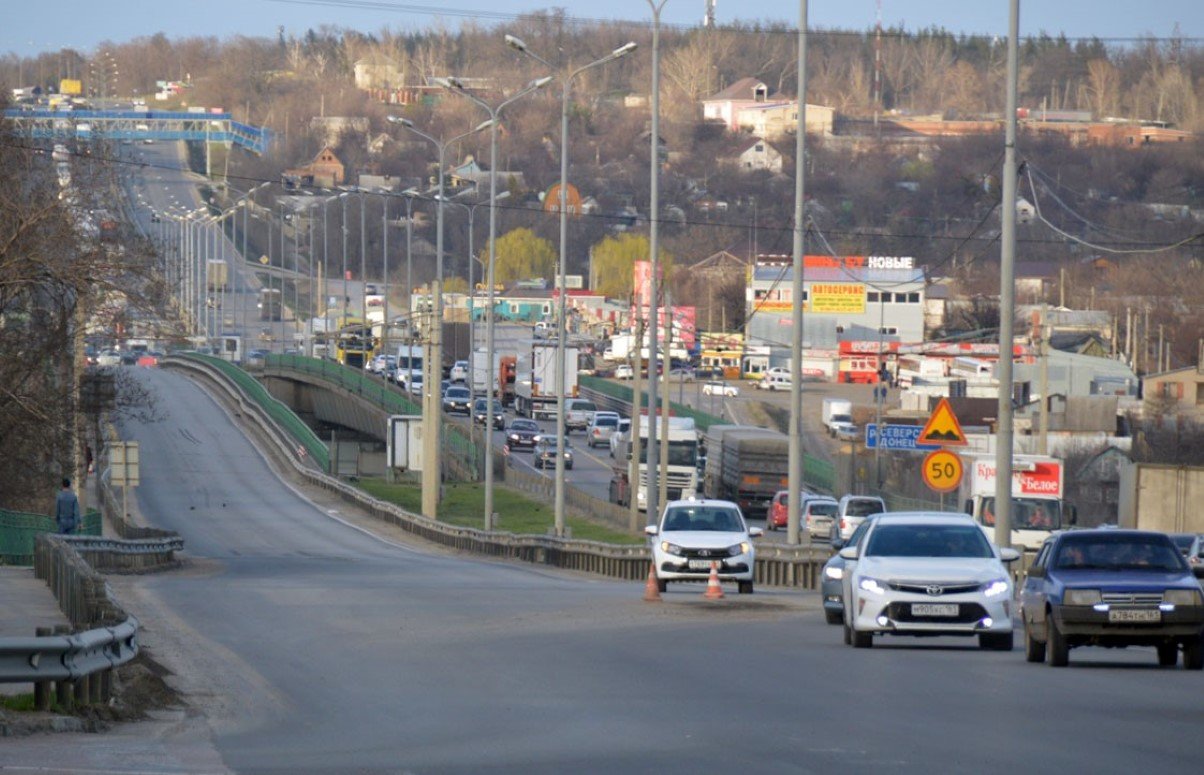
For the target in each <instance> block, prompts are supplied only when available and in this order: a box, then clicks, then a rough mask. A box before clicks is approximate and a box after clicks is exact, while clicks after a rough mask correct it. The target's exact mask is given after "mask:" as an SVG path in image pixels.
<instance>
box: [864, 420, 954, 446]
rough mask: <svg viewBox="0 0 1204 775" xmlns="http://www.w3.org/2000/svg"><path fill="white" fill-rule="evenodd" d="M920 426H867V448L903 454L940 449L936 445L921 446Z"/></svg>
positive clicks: (874, 424)
mask: <svg viewBox="0 0 1204 775" xmlns="http://www.w3.org/2000/svg"><path fill="white" fill-rule="evenodd" d="M922 430H924V429H923V428H922V427H921V426H919V425H883V426H882V427H881V428H879V427H878V425H877V423H870V424H868V425H866V426H865V446H866V447H868V448H870V449H887V450H892V451H902V452H927V451H929V450H934V449H940V447H939V446H937V445H935V444H920V443H919V441H920V431H922Z"/></svg>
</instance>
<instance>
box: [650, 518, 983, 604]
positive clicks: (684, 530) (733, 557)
mask: <svg viewBox="0 0 1204 775" xmlns="http://www.w3.org/2000/svg"><path fill="white" fill-rule="evenodd" d="M644 532H646V533H647V534H648V535H649V536H651V537H652V562H653V565H654V566H655V568H656V584H657V587H659V588H660V591H662V592H664V591H665V587H666V586H667V585H668V583H669V582H670V581H706V580H708V579H709V578H710V575H711V567H712V566H714V567H715V569H716V571H717V574H718V576H719V580H720V581H734V582H736V584H737V588H738V590H739V592H740V594H742V595H748V594H752V591H753V573H754V572H755V570H756V552H755V550H754V549H753V544H752V539H753V538H755V537H757V536H760V535H762V534H763V531H762V530H761V528H759V527H754V528H749V527H748V525H747V524H745V522H744V515H743V514H741V513H740V507H739V506H737V505H736V504H734V503H732V502H731V501H720V500H696V499H689V500H680V501H669V502H668V503H666V504H665V509H664V511H662V512H661V518H660V521H659V522H658V523H657V524H655V525H649V526H648V527H646V528H644ZM980 535H981V533H980Z"/></svg>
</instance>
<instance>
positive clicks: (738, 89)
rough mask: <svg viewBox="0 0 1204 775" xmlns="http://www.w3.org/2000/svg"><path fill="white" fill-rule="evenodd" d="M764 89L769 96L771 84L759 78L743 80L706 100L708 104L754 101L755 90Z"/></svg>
mask: <svg viewBox="0 0 1204 775" xmlns="http://www.w3.org/2000/svg"><path fill="white" fill-rule="evenodd" d="M758 86H760V87H763V88H764V89H765V94H766V96H767V97H768V96H769V84H767V83H765V82H764V81H762V80H761V79H759V78H752V77H748V78H741V79H740V80H738V81H736V82H735V83H733V84H732V85H731V86H729V87H727V88H726V89H724V90H723V91H720V92H718V93H717V94H712V95H711V96H710V97H707V98H706V100H705V101H706V102H723V101H725V100H751V99H753V94H754V90H755V89H756V87H758Z"/></svg>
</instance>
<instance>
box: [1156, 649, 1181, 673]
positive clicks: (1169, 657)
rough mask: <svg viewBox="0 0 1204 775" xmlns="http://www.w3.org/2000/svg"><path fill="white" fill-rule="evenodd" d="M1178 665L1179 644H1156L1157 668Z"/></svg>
mask: <svg viewBox="0 0 1204 775" xmlns="http://www.w3.org/2000/svg"><path fill="white" fill-rule="evenodd" d="M1177 664H1179V644H1178V643H1159V644H1158V667H1174V666H1175V665H1177Z"/></svg>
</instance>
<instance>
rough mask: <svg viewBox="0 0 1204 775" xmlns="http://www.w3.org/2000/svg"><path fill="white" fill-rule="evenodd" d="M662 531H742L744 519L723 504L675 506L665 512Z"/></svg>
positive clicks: (737, 512) (734, 510)
mask: <svg viewBox="0 0 1204 775" xmlns="http://www.w3.org/2000/svg"><path fill="white" fill-rule="evenodd" d="M662 530H663V531H666V532H673V531H678V530H698V531H709V532H716V533H742V532H744V520H743V519H741V518H740V512H739V511H737V510H736V509H733V508H730V507H724V506H677V507H674V508H671V509H669V510H668V511H667V512H666V513H665V526H664V527H663V528H662Z"/></svg>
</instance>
